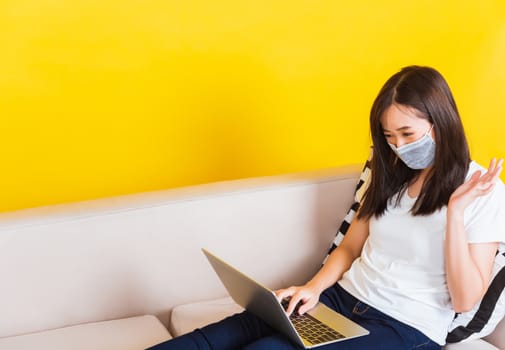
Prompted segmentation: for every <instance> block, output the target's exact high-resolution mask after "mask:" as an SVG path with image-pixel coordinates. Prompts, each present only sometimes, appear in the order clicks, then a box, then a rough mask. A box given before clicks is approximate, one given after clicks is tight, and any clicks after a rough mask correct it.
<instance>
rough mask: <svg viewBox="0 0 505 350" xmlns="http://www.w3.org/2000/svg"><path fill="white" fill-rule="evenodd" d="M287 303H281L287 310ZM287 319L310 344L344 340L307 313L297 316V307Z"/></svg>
mask: <svg viewBox="0 0 505 350" xmlns="http://www.w3.org/2000/svg"><path fill="white" fill-rule="evenodd" d="M288 303H289V301H287V302H285V301H283V302H282V304H283V306H284V308H285V309H286V308H287V305H286V304H288ZM289 319H290V320H291V322H292V323H293V326H294V327H295V329H296V330H297V332H298V334H299V335H300V336H301V337H302V338H304V339H306V340H308V341H309V342H310V343H312V344H320V343H324V342H330V341H335V340H338V339H342V338H345V336H344V335H343V334H341V333H339V332H337V331H336V330H334V329H333V328H330V327H328V326H327V325H326V324H324V323H322V322H321V321H319V320H317V319H315V318H314V317H312V316H311V315H309V314H307V313H305V314H303V315H299V314H298V307H296V308H295V310H294V311H293V313H292V314H291V316H289Z"/></svg>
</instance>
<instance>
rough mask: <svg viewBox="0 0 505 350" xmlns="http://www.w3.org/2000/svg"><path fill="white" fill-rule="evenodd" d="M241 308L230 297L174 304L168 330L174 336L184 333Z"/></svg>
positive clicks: (236, 311) (241, 309) (234, 312)
mask: <svg viewBox="0 0 505 350" xmlns="http://www.w3.org/2000/svg"><path fill="white" fill-rule="evenodd" d="M243 310H244V309H243V308H242V307H240V306H239V305H237V304H236V303H235V302H234V301H233V299H232V298H230V297H226V298H221V299H215V300H209V301H202V302H197V303H191V304H185V305H180V306H176V307H174V308H173V309H172V317H171V318H170V324H169V327H170V332H171V333H172V334H173V335H174V336H178V335H181V334H185V333H188V332H191V331H193V330H195V329H196V328H200V327H202V326H205V325H207V324H209V323H213V322H216V321H219V320H222V319H223V318H225V317H228V316H230V315H233V314H236V313H238V312H241V311H243Z"/></svg>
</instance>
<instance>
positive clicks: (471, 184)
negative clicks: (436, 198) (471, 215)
mask: <svg viewBox="0 0 505 350" xmlns="http://www.w3.org/2000/svg"><path fill="white" fill-rule="evenodd" d="M502 165H503V159H500V160H496V158H493V159H491V162H490V163H489V168H488V170H487V172H486V173H485V174H482V172H481V171H480V170H479V171H476V172H475V173H473V175H472V177H471V178H470V179H469V180H468V181H466V182H465V183H463V184H462V185H461V186H459V187H458V188H457V189H456V190H455V191H454V192H453V194H452V195H451V198H449V204H448V206H447V207H448V209H449V210H455V211H456V212H460V213H462V212H463V211H464V210H465V209H466V207H467V206H468V205H469V204H470V203H471V202H472V201H473V200H474V199H475V198H477V197H479V196H484V195H486V194H488V193H489V192H491V190H492V189H493V187H494V185H495V183H496V180H498V177H499V176H500V173H501V171H502Z"/></svg>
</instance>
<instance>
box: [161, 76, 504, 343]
mask: <svg viewBox="0 0 505 350" xmlns="http://www.w3.org/2000/svg"><path fill="white" fill-rule="evenodd" d="M370 128H371V134H372V140H373V145H374V147H373V157H372V162H371V168H372V175H371V178H370V180H369V183H368V184H367V186H368V187H367V190H366V192H365V196H364V198H363V201H362V204H361V208H360V210H359V212H358V215H357V217H356V218H354V220H353V221H352V224H351V226H350V227H349V230H348V231H347V234H346V236H345V238H344V240H343V241H342V243H341V244H340V246H339V247H338V248H337V249H335V250H334V251H333V252H332V253H331V255H330V257H329V258H328V260H327V261H326V263H325V265H324V266H323V267H322V268H321V270H320V271H319V272H318V273H317V274H316V275H315V276H314V277H313V278H312V279H311V280H310V281H309V282H308V283H307V284H305V285H303V286H292V287H289V288H286V289H283V290H279V291H277V296H278V298H279V300H282V299H284V298H287V297H291V301H290V303H289V307H288V309H287V313H288V314H290V313H291V312H293V310H294V308H295V306H296V305H297V304H298V303H299V302H301V303H302V306H300V308H299V309H298V312H299V313H300V314H302V313H304V312H306V311H307V310H309V309H311V308H312V307H313V306H314V305H315V304H316V302H318V301H321V302H322V303H324V304H326V305H327V306H329V307H330V308H332V309H334V310H337V311H338V312H340V313H342V314H344V315H345V316H347V317H349V318H351V319H352V320H354V321H355V322H357V323H359V324H361V325H362V326H363V327H365V328H366V329H368V330H369V331H370V334H369V335H367V336H363V337H358V338H354V339H349V340H346V341H343V342H338V343H333V344H330V345H326V346H322V347H320V349H321V350H323V349H336V350H342V349H354V350H356V349H362V350H365V349H373V350H377V349H387V350H391V349H395V350H397V349H440V348H441V346H442V345H443V344H444V343H445V337H446V334H447V329H448V326H449V324H450V323H451V320H452V319H453V317H454V313H455V312H463V311H467V310H470V309H471V308H472V307H473V306H474V305H475V304H476V303H477V302H478V301H479V300H480V299H481V297H482V296H483V295H484V293H485V291H486V289H487V286H488V284H489V282H490V278H491V272H492V266H493V261H494V257H495V253H496V251H497V248H498V245H499V244H500V243H503V242H505V233H504V232H503V231H502V230H503V227H505V225H504V224H505V222H504V221H505V187H504V185H503V183H502V182H501V181H500V180H499V178H498V177H499V175H500V172H501V170H502V160H499V161H496V160H495V159H493V160H492V161H491V163H490V165H489V168H488V169H487V171H486V169H483V168H482V167H480V166H479V165H478V164H476V163H475V162H473V161H471V160H470V155H469V150H468V145H467V141H466V138H465V134H464V131H463V126H462V123H461V119H460V117H459V114H458V110H457V108H456V104H455V102H454V99H453V97H452V93H451V91H450V89H449V87H448V85H447V83H446V81H445V80H444V78H443V77H442V76H441V75H440V73H438V72H437V71H436V70H434V69H432V68H429V67H419V66H410V67H406V68H403V69H402V70H401V71H400V72H398V73H396V74H394V75H393V76H392V77H391V78H390V79H389V80H388V81H387V82H386V83H385V85H384V86H383V87H382V89H381V91H380V92H379V94H378V96H377V98H376V99H375V102H374V104H373V106H372V110H371V114H370ZM295 348H296V347H295V346H294V345H292V344H291V343H290V342H289V341H288V340H286V339H285V338H284V337H283V336H282V335H280V334H278V333H276V332H275V330H273V329H271V328H270V327H269V326H268V325H266V324H265V323H264V322H262V321H261V320H259V319H258V318H256V317H255V316H254V315H252V314H250V313H249V312H247V311H245V312H243V313H241V314H237V315H234V316H231V317H229V318H226V319H225V320H223V321H220V322H217V323H215V324H212V325H208V326H206V327H204V328H202V329H198V330H196V331H194V332H192V333H189V334H187V335H183V336H181V337H178V338H175V339H172V340H170V341H168V342H165V343H162V344H159V345H157V346H155V347H153V348H152V349H185V350H191V349H195V350H196V349H199V350H227V349H230V350H232V349H248V350H253V349H254V350H257V349H295Z"/></svg>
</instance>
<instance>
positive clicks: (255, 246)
mask: <svg viewBox="0 0 505 350" xmlns="http://www.w3.org/2000/svg"><path fill="white" fill-rule="evenodd" d="M360 168H361V167H360V166H347V167H340V168H336V169H331V170H327V171H319V172H314V173H303V174H291V175H283V176H274V177H267V178H257V179H246V180H239V181H231V182H225V183H215V184H209V185H202V186H194V187H188V188H183V189H176V190H168V191H159V192H151V193H144V194H138V195H131V196H122V197H116V198H108V199H102V200H96V201H87V202H81V203H74V204H68V205H58V206H49V207H43V208H38V209H31V210H23V211H18V212H13V213H5V214H1V215H0V276H1V286H0V296H1V297H0V310H1V315H2V316H1V317H0V349H2V350H4V349H13V350H17V349H52V350H58V349H94V350H97V349H108V350H111V349H112V350H114V349H118V350H120V349H121V350H123V349H132V350H133V349H144V348H146V347H148V346H150V345H153V344H156V343H159V342H161V341H163V340H165V339H169V338H170V334H172V335H178V334H182V333H184V332H186V331H189V330H191V329H193V328H194V327H197V326H200V325H202V324H205V323H207V322H210V321H213V320H216V319H219V318H221V317H224V316H225V315H227V314H229V313H232V312H235V311H237V310H239V308H238V307H237V306H236V305H235V304H233V302H231V301H230V300H229V299H228V298H226V293H225V290H224V289H223V287H222V285H221V284H220V282H219V280H218V279H217V277H216V275H215V274H214V272H213V271H212V270H211V268H210V266H209V264H208V263H207V261H206V260H205V258H204V256H203V255H202V253H201V252H200V248H201V247H207V248H208V249H210V250H211V251H214V252H215V253H217V254H218V255H220V256H222V257H224V258H225V259H226V260H228V261H230V262H232V263H233V264H235V265H236V266H237V267H239V268H240V269H243V270H244V271H246V272H247V273H249V274H250V275H252V276H253V277H255V278H256V279H258V280H259V281H261V282H263V283H264V284H266V285H268V286H270V287H271V288H279V287H282V286H287V285H291V284H296V283H303V282H304V281H306V280H307V279H308V278H309V277H310V276H311V275H312V274H313V273H314V272H315V271H316V270H317V268H318V266H319V265H320V263H321V261H322V260H323V258H324V256H325V253H326V251H327V249H328V247H329V245H330V243H331V241H332V239H333V236H334V234H335V232H336V230H337V228H338V226H339V224H340V222H341V220H342V218H343V217H344V215H345V213H346V211H347V209H348V207H349V205H350V204H351V202H352V194H353V191H354V187H355V183H356V181H357V178H358V176H359V172H360ZM487 340H488V341H483V340H479V341H473V342H469V343H466V344H458V345H450V346H448V347H447V349H451V350H463V349H472V350H475V349H496V347H498V348H499V347H501V348H502V349H505V321H502V322H501V325H500V327H499V329H497V330H496V331H495V332H494V334H493V335H492V336H491V337H489V338H488V339H487ZM491 344H494V345H495V346H496V347H495V346H493V345H491Z"/></svg>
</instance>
